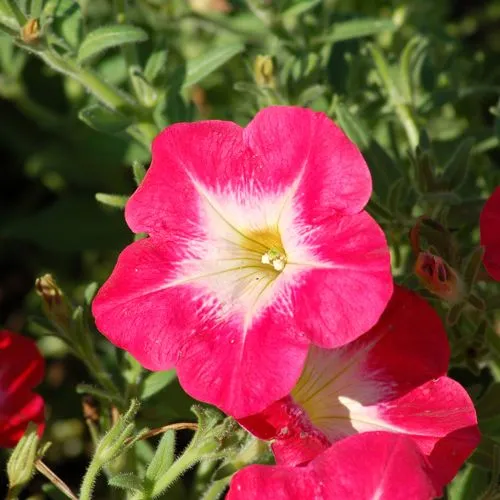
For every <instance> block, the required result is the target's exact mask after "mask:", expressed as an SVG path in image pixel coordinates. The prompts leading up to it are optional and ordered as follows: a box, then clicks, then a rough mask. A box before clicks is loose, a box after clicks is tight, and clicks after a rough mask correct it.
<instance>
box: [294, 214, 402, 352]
mask: <svg viewBox="0 0 500 500" xmlns="http://www.w3.org/2000/svg"><path fill="white" fill-rule="evenodd" d="M285 236H286V235H285ZM303 239H304V240H305V241H306V242H307V243H304V245H307V246H308V247H309V248H311V249H312V250H311V253H313V254H314V258H315V262H313V263H312V264H311V265H309V266H307V265H305V264H302V265H301V263H300V261H299V262H297V263H296V264H295V261H294V260H293V256H292V257H291V258H290V260H291V266H293V267H296V268H297V269H302V268H303V269H304V271H303V272H302V273H301V274H300V275H299V282H300V285H298V286H297V288H296V290H295V294H296V295H297V297H300V298H298V299H297V301H296V309H295V311H296V312H295V316H296V319H297V323H298V324H299V325H300V326H301V328H302V329H303V330H304V331H305V332H306V333H307V335H308V336H309V338H310V339H311V341H312V342H313V343H314V344H315V345H320V346H322V347H329V348H331V347H337V346H341V345H344V344H346V343H348V342H350V341H352V340H354V339H356V338H357V337H359V336H360V335H362V334H364V333H365V332H366V331H368V330H369V329H370V328H371V327H372V326H373V325H374V324H375V323H376V322H377V321H378V319H379V318H380V315H381V314H382V312H383V311H384V309H385V307H386V305H387V302H388V301H389V298H390V297H391V294H392V290H393V285H392V276H391V268H390V255H389V252H388V249H387V243H386V240H385V236H384V233H383V232H382V230H381V229H380V227H379V226H378V225H377V224H376V222H375V221H374V220H373V219H372V218H371V217H370V216H369V215H368V214H367V213H366V212H362V213H359V214H357V215H353V216H345V217H330V218H328V219H327V220H326V221H324V222H323V223H322V224H318V225H317V226H316V227H315V228H314V231H312V232H311V233H310V234H309V235H304V236H303ZM285 241H286V239H285ZM285 245H286V243H285Z"/></svg>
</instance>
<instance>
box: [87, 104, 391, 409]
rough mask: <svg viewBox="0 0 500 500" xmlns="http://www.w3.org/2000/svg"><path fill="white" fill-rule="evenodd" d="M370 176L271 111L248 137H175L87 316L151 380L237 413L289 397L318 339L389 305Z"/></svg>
mask: <svg viewBox="0 0 500 500" xmlns="http://www.w3.org/2000/svg"><path fill="white" fill-rule="evenodd" d="M370 193H371V178H370V173H369V171H368V168H367V166H366V164H365V162H364V160H363V158H362V156H361V154H360V152H359V151H358V149H357V148H356V147H355V146H354V144H353V143H352V142H351V141H349V139H347V137H346V136H345V135H344V134H343V132H342V131H341V130H340V129H339V128H338V127H337V126H336V125H335V124H334V123H332V122H331V121H330V120H329V119H328V118H327V117H326V116H325V115H324V114H322V113H315V112H313V111H310V110H307V109H301V108H293V107H270V108H267V109H265V110H263V111H261V112H260V113H258V114H257V116H256V117H255V118H254V119H253V120H252V122H251V123H250V124H249V125H248V126H247V127H246V128H244V129H243V128H241V127H239V126H238V125H236V124H234V123H231V122H223V121H206V122H198V123H189V124H188V123H182V124H176V125H172V126H171V127H168V128H167V129H166V130H164V131H163V132H162V133H161V134H160V135H159V136H158V137H157V138H156V140H155V141H154V144H153V161H152V164H151V167H150V169H149V171H148V173H147V175H146V178H145V180H144V182H143V184H142V185H141V186H140V187H139V188H138V190H137V191H136V192H135V193H134V195H133V196H132V197H131V199H130V201H129V202H128V204H127V207H126V212H125V216H126V219H127V223H128V225H129V226H130V227H131V228H132V230H133V231H135V232H145V233H148V234H149V238H147V239H143V240H140V241H138V242H135V243H133V244H132V245H130V246H129V247H127V248H126V249H125V250H124V251H123V252H122V254H121V255H120V257H119V259H118V263H117V265H116V267H115V269H114V271H113V273H112V275H111V277H110V278H109V279H108V281H107V282H106V283H105V284H104V286H103V287H102V288H101V290H100V291H99V293H98V295H97V297H96V299H95V301H94V304H93V313H94V315H95V318H96V323H97V327H98V328H99V330H100V331H101V332H103V333H104V335H106V336H107V337H108V338H109V339H110V340H111V342H113V343H114V344H116V345H117V346H119V347H121V348H124V349H126V350H127V351H129V352H130V353H132V354H133V355H134V356H135V357H136V358H137V359H138V360H139V361H140V362H141V363H142V364H143V365H144V366H145V367H147V368H149V369H152V370H166V369H169V368H172V367H176V368H177V372H178V376H179V380H180V382H181V384H182V386H183V387H184V389H185V390H186V391H187V392H188V393H189V394H191V395H192V396H193V397H195V398H197V399H199V400H202V401H206V402H209V403H212V404H215V405H217V406H219V407H220V408H222V409H223V410H225V411H226V412H228V413H231V414H232V415H235V416H239V417H241V416H245V415H249V414H252V413H255V412H257V411H260V410H262V409H264V408H265V407H266V406H268V405H269V404H270V403H272V402H273V401H276V400H277V399H279V398H281V397H283V396H284V395H286V394H288V392H289V391H290V389H291V388H292V387H293V385H294V384H295V382H296V381H297V379H298V377H299V375H300V372H301V370H302V367H303V364H304V360H305V358H306V356H307V350H308V346H309V344H310V343H311V342H312V343H314V344H316V345H320V346H323V347H336V346H339V345H343V344H345V343H347V342H350V341H351V340H353V339H355V338H357V337H359V336H360V335H362V334H363V333H364V332H366V331H367V330H368V329H369V328H370V327H371V326H373V324H374V323H376V321H377V320H378V318H379V317H380V314H381V313H382V311H383V309H384V308H385V306H386V304H387V302H388V300H389V298H390V295H391V293H392V279H391V274H390V258H389V251H388V247H387V244H386V240H385V237H384V234H383V232H382V230H381V229H380V227H379V226H378V225H377V224H376V223H375V221H374V220H373V219H372V218H371V217H370V216H369V215H368V214H367V213H366V212H364V211H362V210H363V207H364V206H365V204H366V203H367V201H368V198H369V197H370Z"/></svg>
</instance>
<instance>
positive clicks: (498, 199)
mask: <svg viewBox="0 0 500 500" xmlns="http://www.w3.org/2000/svg"><path fill="white" fill-rule="evenodd" d="M479 229H480V232H481V245H482V246H483V247H484V259H483V262H484V267H485V268H486V270H487V271H488V273H489V275H490V276H491V277H492V278H493V279H494V280H497V281H500V186H498V187H497V188H496V189H495V191H493V194H492V195H491V196H490V197H489V198H488V200H487V201H486V203H485V204H484V207H483V210H482V211H481V216H480V218H479Z"/></svg>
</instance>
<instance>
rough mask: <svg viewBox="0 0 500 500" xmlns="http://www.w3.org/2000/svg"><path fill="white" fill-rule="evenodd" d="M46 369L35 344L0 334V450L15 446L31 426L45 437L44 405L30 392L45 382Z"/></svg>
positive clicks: (31, 341) (9, 333)
mask: <svg viewBox="0 0 500 500" xmlns="http://www.w3.org/2000/svg"><path fill="white" fill-rule="evenodd" d="M44 368H45V363H44V359H43V357H42V356H41V354H40V352H39V351H38V349H37V347H36V344H35V342H34V341H33V340H31V339H28V338H26V337H23V336H22V335H19V334H17V333H13V332H10V331H8V330H1V331H0V448H3V447H6V448H10V447H13V446H15V445H16V443H17V442H18V441H19V439H20V438H21V436H22V435H23V433H24V431H25V430H26V427H27V425H28V423H29V422H35V423H36V424H37V425H38V432H39V434H40V435H41V434H42V432H43V428H44V421H45V415H44V402H43V399H42V398H41V397H40V396H39V395H37V394H35V393H33V392H31V389H33V387H35V386H36V385H38V384H39V383H40V382H41V381H42V379H43V374H44Z"/></svg>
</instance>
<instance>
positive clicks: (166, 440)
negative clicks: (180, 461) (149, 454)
mask: <svg viewBox="0 0 500 500" xmlns="http://www.w3.org/2000/svg"><path fill="white" fill-rule="evenodd" d="M174 458H175V432H174V431H173V430H170V431H167V432H165V433H164V434H163V436H162V438H161V440H160V442H159V444H158V448H156V452H155V454H154V457H153V459H152V460H151V462H150V464H149V466H148V468H147V470H146V479H147V480H149V481H150V482H151V483H155V482H156V481H158V479H159V478H160V476H161V475H162V474H164V473H165V472H166V471H167V470H168V469H169V468H170V466H171V465H172V464H173V463H174Z"/></svg>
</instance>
